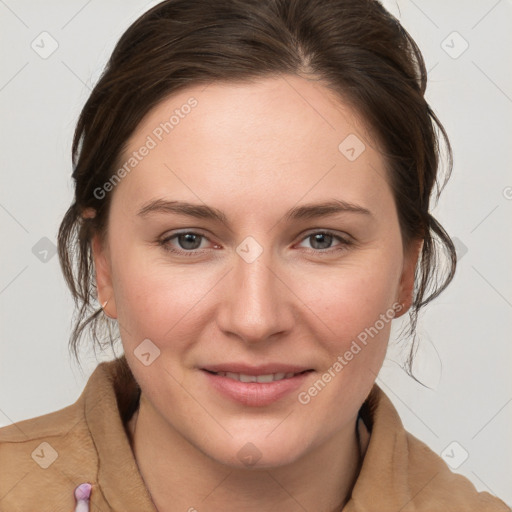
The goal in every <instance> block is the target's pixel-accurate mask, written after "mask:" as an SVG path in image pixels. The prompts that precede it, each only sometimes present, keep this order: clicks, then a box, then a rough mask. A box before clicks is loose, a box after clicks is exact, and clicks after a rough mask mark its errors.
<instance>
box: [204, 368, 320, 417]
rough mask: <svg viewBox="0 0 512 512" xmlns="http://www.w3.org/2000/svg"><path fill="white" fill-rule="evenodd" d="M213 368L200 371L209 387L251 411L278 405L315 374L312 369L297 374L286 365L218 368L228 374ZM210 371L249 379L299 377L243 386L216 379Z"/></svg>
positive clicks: (238, 382) (222, 378)
mask: <svg viewBox="0 0 512 512" xmlns="http://www.w3.org/2000/svg"><path fill="white" fill-rule="evenodd" d="M210 368H212V367H208V368H207V369H204V368H203V369H201V373H202V374H203V375H204V376H205V378H206V379H207V382H208V385H209V386H211V387H212V388H213V389H214V390H215V391H217V392H218V393H220V394H221V395H223V396H225V397H227V398H228V399H230V400H232V401H234V402H237V403H239V404H241V405H246V406H249V407H263V406H266V405H270V404H272V403H274V402H277V401H278V400H280V399H282V398H284V397H286V396H287V395H290V394H291V393H293V392H294V391H296V390H297V389H299V388H300V387H301V386H302V385H303V384H304V381H305V380H306V379H308V378H309V376H310V374H311V373H313V371H312V370H311V369H310V368H306V369H299V370H298V372H304V373H297V371H294V370H293V369H291V368H293V367H291V366H286V365H279V366H275V365H272V366H266V367H259V368H258V369H257V370H256V369H255V367H247V366H245V367H244V366H243V365H241V366H240V365H219V366H218V368H229V369H226V370H224V369H219V370H210ZM235 368H237V371H235V370H234V369H235ZM307 370H311V371H307ZM211 371H219V372H224V371H225V372H232V373H243V374H246V375H266V374H269V373H292V372H293V373H297V374H296V375H294V376H293V377H289V378H285V379H282V380H277V381H273V382H240V381H238V380H235V379H231V378H229V377H224V376H222V375H215V374H214V373H210V372H211Z"/></svg>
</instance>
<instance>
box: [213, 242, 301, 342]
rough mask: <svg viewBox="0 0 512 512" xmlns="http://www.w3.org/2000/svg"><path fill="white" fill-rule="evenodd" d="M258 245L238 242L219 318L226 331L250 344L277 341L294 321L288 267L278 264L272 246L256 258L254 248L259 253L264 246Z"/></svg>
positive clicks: (227, 333)
mask: <svg viewBox="0 0 512 512" xmlns="http://www.w3.org/2000/svg"><path fill="white" fill-rule="evenodd" d="M255 245H256V244H254V242H253V243H252V244H251V243H250V242H249V245H246V246H244V245H243V244H241V246H239V248H238V251H237V254H236V255H235V256H234V258H233V261H234V263H233V269H232V271H231V272H230V273H229V274H228V276H226V277H227V280H226V282H225V283H224V289H223V300H222V306H221V307H220V308H219V311H218V320H217V321H218V325H219V328H220V329H221V330H222V331H223V333H224V334H225V335H227V336H231V337H234V336H236V337H237V338H238V339H239V340H241V341H243V342H245V343H247V344H257V343H262V342H265V341H268V340H272V341H274V340H275V339H276V336H277V335H280V336H284V335H285V334H286V333H287V332H289V331H290V330H291V328H292V327H293V325H294V323H295V322H294V317H293V297H294V294H293V292H292V290H291V283H290V282H289V281H290V279H289V278H288V277H287V274H286V271H283V270H282V267H279V269H278V268H277V266H276V265H275V262H274V261H273V256H272V252H271V251H270V250H266V249H265V250H263V252H261V254H259V255H258V256H257V257H256V258H255V259H253V257H254V256H255V254H254V251H256V255H257V254H258V253H259V252H260V250H261V249H259V248H258V246H256V247H255ZM259 247H261V246H259ZM244 249H248V250H246V251H244ZM251 252H252V253H253V254H251Z"/></svg>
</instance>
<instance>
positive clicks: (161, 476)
mask: <svg viewBox="0 0 512 512" xmlns="http://www.w3.org/2000/svg"><path fill="white" fill-rule="evenodd" d="M356 421H357V419H356V418H354V419H353V422H351V423H350V425H348V428H347V429H345V430H344V431H343V432H340V433H339V434H337V435H335V436H333V437H332V438H331V439H329V440H328V441H327V442H326V443H324V445H322V446H319V447H316V448H314V449H312V450H311V451H310V452H308V453H307V454H306V455H305V456H303V457H302V459H300V460H298V461H295V462H294V463H293V464H289V465H286V466H280V467H276V468H264V469H239V468H232V467H228V466H225V465H223V464H220V463H218V462H217V461H215V460H213V459H212V458H210V457H208V456H207V455H206V454H204V453H203V452H201V451H200V450H198V449H197V448H196V447H195V446H193V445H191V444H190V443H189V442H188V441H187V440H185V439H184V438H183V437H182V436H181V435H180V433H179V432H177V431H176V430H174V429H173V428H172V426H170V425H169V424H168V423H167V422H166V421H165V420H164V419H163V418H162V417H161V416H160V415H159V414H158V413H157V412H156V411H155V410H154V409H153V408H152V407H151V405H149V403H148V402H147V400H145V399H144V396H143V395H141V400H140V405H139V409H137V411H135V413H134V415H133V416H132V418H131V419H130V420H129V422H128V424H127V427H128V431H129V434H130V442H131V445H132V449H133V452H134V456H135V459H136V461H137V465H138V467H139V471H140V473H141V476H142V478H143V480H144V482H145V484H146V487H147V488H148V491H149V493H150V495H151V497H152V499H153V503H154V505H155V508H156V509H157V510H158V512H176V511H183V510H187V511H191V512H192V511H195V510H196V509H197V510H198V511H200V512H208V511H217V510H223V511H226V512H228V511H238V510H244V511H247V512H252V511H258V512H262V511H266V510H268V511H270V510H280V511H282V512H291V511H296V510H315V511H316V512H339V511H341V510H342V508H343V506H344V505H345V503H346V502H347V501H348V499H349V497H350V492H351V490H352V487H353V485H354V483H355V480H356V478H357V476H358V474H359V470H360V467H361V463H362V457H363V456H364V453H365V451H366V447H367V444H368V438H369V434H368V432H367V430H366V428H365V427H364V423H363V422H362V421H359V425H358V431H359V437H360V439H358V435H357V433H356ZM177 489H178V490H179V492H177V491H176V490H177Z"/></svg>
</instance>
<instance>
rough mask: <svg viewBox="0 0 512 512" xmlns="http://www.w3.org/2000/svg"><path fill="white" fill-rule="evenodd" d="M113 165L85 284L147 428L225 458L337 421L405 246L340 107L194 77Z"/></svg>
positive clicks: (311, 97) (380, 329) (275, 459)
mask: <svg viewBox="0 0 512 512" xmlns="http://www.w3.org/2000/svg"><path fill="white" fill-rule="evenodd" d="M166 123H167V124H166ZM363 144H364V146H363ZM143 148H146V149H143ZM134 152H135V154H134ZM130 158H131V160H130ZM125 163H126V165H125V167H124V169H125V172H122V171H121V172H119V173H118V177H120V178H121V179H120V181H119V183H117V184H116V185H115V186H113V191H112V192H111V193H113V197H112V203H111V209H110V217H109V222H108V237H107V241H106V244H105V245H104V246H101V245H100V244H99V241H98V240H99V239H96V240H95V244H94V256H95V264H96V273H97V284H98V290H99V298H100V300H101V301H105V300H107V299H109V302H108V305H107V307H106V308H105V310H106V312H107V313H108V315H109V316H111V317H115V318H117V319H118V322H119V325H120V330H121V335H122V342H123V346H124V351H125V354H126V358H127V360H128V363H129V365H130V367H131V369H132V371H133V374H134V376H135V378H136V379H137V381H138V382H139V384H140V386H141V388H142V393H143V395H142V396H143V399H144V400H146V403H147V405H148V407H149V409H148V410H151V411H152V412H151V414H153V416H154V420H155V422H158V424H159V425H160V426H164V427H165V428H168V429H169V432H173V433H174V434H176V435H178V436H179V438H180V439H183V440H184V441H187V442H188V443H190V444H191V445H192V446H193V447H195V448H197V449H198V450H199V451H201V452H202V453H204V454H206V455H207V456H209V457H211V458H213V459H214V460H217V461H219V462H222V463H224V464H228V465H231V466H239V467H242V466H243V465H247V464H250V465H252V464H254V463H257V464H258V465H261V466H266V467H271V466H277V465H282V464H286V463H290V462H293V461H295V460H298V459H300V457H302V456H304V455H306V454H307V453H309V452H311V451H312V450H315V449H319V448H320V447H321V446H322V445H325V444H326V443H328V442H329V440H332V439H333V438H334V437H336V436H338V435H341V433H342V432H345V433H346V432H348V431H349V429H350V431H352V429H353V428H354V421H355V418H356V415H357V412H358V409H359V407H360V406H361V404H362V402H363V401H364V400H365V398H366V397H367V395H368V393H369V391H370V389H371V387H372V385H373V383H374V381H375V378H376V376H377V374H378V372H379V369H380V367H381V364H382V362H383V358H384V356H385V352H386V347H387V342H388V338H389V332H390V326H391V318H392V317H393V315H395V316H400V315H401V314H403V313H404V312H405V311H406V309H407V308H408V306H409V301H410V293H411V287H412V284H413V281H412V280H413V274H414V265H415V262H416V255H417V251H411V252H410V253H407V254H406V253H404V251H403V246H402V239H401V234H400V229H399V223H398V217H397V211H396V208H395V204H394V200H393V196H392V192H391V189H390V187H389V185H388V181H387V178H386V171H385V168H384V159H383V157H382V155H381V154H380V152H379V151H378V149H377V148H376V145H375V144H374V143H373V142H372V141H371V139H370V138H369V135H368V133H367V132H366V130H365V128H364V125H363V124H362V123H361V121H360V119H359V118H358V116H357V115H356V113H355V112H354V110H352V109H351V108H349V107H348V106H347V105H346V104H343V102H342V101H341V100H340V99H339V98H337V97H336V96H335V95H334V94H333V93H332V92H330V91H329V90H328V89H326V88H325V87H324V86H322V85H320V83H319V82H317V83H315V82H312V81H307V80H305V79H303V78H299V77H296V76H287V75H285V76H282V77H280V78H278V79H264V80H260V81H257V82H255V83H252V84H243V85H242V84H233V83H225V84H220V83H213V84H211V85H209V86H208V87H205V86H194V87H190V88H188V89H186V90H183V91H182V92H180V93H178V94H175V95H174V96H173V97H172V98H170V99H167V100H165V101H163V102H162V103H160V104H159V105H158V106H157V107H156V108H154V109H153V110H152V111H151V112H150V113H149V114H148V115H147V116H146V117H145V119H144V120H143V121H142V123H141V124H140V125H139V127H138V128H137V130H136V132H135V133H134V135H133V136H132V137H131V139H130V140H129V145H128V147H127V148H126V151H125V153H124V154H123V155H122V158H121V161H120V165H119V168H121V167H122V166H123V165H124V164H125ZM111 186H112V185H111ZM106 188H107V189H108V188H110V187H109V185H107V186H106ZM97 194H101V191H97ZM327 203H328V204H327ZM324 204H327V205H326V206H321V205H324ZM187 233H188V235H187ZM400 303H402V305H401V304H400ZM403 304H405V306H404V305H403ZM223 372H226V373H227V374H223ZM290 374H293V376H291V375H290ZM258 376H259V378H258V380H259V381H262V382H243V381H251V380H254V378H255V377H258ZM283 377H284V378H283Z"/></svg>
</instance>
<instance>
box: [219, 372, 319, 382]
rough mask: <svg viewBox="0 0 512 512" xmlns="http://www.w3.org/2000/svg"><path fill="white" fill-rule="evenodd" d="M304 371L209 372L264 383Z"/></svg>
mask: <svg viewBox="0 0 512 512" xmlns="http://www.w3.org/2000/svg"><path fill="white" fill-rule="evenodd" d="M306 371H310V370H305V371H304V372H298V373H293V372H288V373H282V372H281V373H268V374H266V375H245V374H243V373H233V372H210V373H213V374H214V375H219V376H220V377H227V378H228V379H233V380H237V381H239V382H257V383H266V382H275V381H277V380H283V379H290V378H292V377H294V376H295V375H300V374H301V373H305V372H306Z"/></svg>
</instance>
